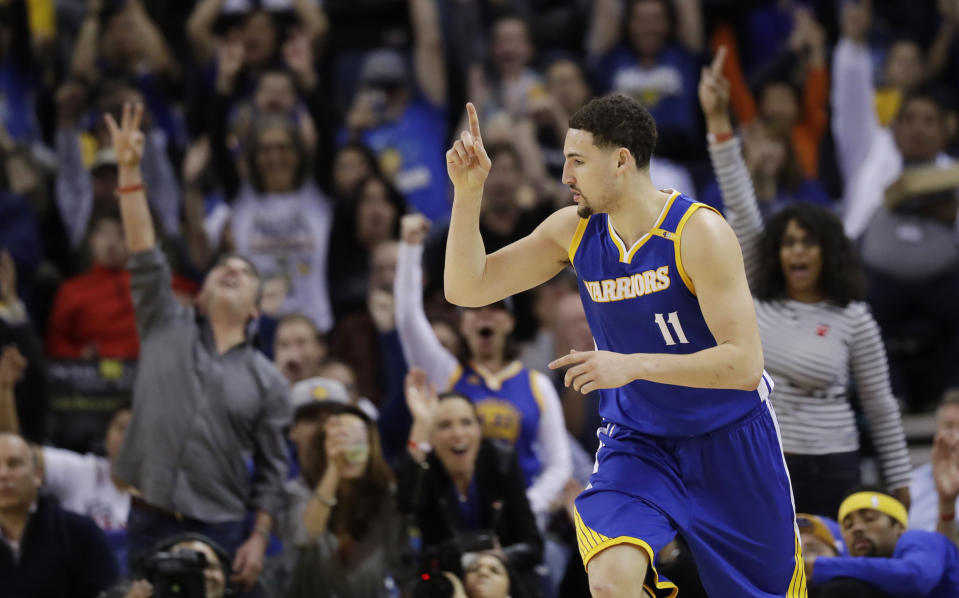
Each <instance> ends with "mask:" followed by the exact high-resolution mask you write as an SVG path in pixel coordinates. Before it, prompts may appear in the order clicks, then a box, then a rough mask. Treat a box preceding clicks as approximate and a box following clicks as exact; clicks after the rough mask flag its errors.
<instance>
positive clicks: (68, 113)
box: [56, 81, 87, 128]
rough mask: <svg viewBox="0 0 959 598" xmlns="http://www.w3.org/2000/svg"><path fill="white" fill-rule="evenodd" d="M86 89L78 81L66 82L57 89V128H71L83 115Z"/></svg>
mask: <svg viewBox="0 0 959 598" xmlns="http://www.w3.org/2000/svg"><path fill="white" fill-rule="evenodd" d="M86 95H87V88H86V86H85V85H83V84H82V83H80V82H79V81H67V82H66V83H64V84H63V85H61V86H60V87H59V88H58V89H57V93H56V101H57V126H58V127H61V128H73V127H74V126H76V124H77V121H78V120H80V116H81V114H82V113H83V108H84V106H85V104H86Z"/></svg>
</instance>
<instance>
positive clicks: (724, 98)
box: [699, 46, 732, 135]
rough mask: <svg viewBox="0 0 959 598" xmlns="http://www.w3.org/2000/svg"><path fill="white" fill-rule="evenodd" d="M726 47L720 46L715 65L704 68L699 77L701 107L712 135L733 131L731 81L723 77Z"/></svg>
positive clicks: (714, 60)
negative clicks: (730, 105) (730, 110)
mask: <svg viewBox="0 0 959 598" xmlns="http://www.w3.org/2000/svg"><path fill="white" fill-rule="evenodd" d="M725 60H726V46H720V47H719V50H717V51H716V56H715V57H714V58H713V63H712V64H711V65H709V66H708V67H703V70H702V73H701V74H700V77H699V105H700V106H701V107H702V109H703V116H704V117H705V118H706V127H707V129H709V132H710V133H712V134H714V135H715V134H717V133H725V132H728V131H731V130H732V121H730V120H729V80H728V79H726V77H724V76H723V62H725Z"/></svg>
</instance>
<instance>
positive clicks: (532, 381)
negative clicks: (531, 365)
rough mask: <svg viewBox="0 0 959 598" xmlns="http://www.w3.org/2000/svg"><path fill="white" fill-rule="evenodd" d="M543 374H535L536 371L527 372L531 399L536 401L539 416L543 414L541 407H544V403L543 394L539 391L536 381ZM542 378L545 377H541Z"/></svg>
mask: <svg viewBox="0 0 959 598" xmlns="http://www.w3.org/2000/svg"><path fill="white" fill-rule="evenodd" d="M539 376H543V374H541V373H539V372H537V371H536V370H530V371H529V388H530V390H531V391H533V398H534V399H536V405H537V407H539V412H540V414H542V413H543V407H544V405H546V401H544V400H543V394H542V393H541V392H540V390H539V384H537V383H536V379H537V378H538V377H539ZM543 377H544V378H545V377H546V376H543Z"/></svg>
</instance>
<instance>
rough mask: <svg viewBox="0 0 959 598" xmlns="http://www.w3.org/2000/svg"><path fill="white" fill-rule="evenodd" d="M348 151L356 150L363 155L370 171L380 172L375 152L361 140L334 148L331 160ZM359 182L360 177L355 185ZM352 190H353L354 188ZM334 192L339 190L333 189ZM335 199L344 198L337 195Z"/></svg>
mask: <svg viewBox="0 0 959 598" xmlns="http://www.w3.org/2000/svg"><path fill="white" fill-rule="evenodd" d="M348 151H354V152H358V153H359V154H360V155H361V156H363V159H364V160H366V163H367V165H369V167H370V172H371V173H379V172H380V163H379V160H378V159H377V157H376V154H375V153H374V152H373V150H372V149H370V146H368V145H366V144H365V143H363V142H362V141H348V142H346V143H345V144H344V145H342V146H340V147H339V148H338V149H337V150H336V153H335V154H334V155H333V161H334V162H336V159H337V158H339V156H340V155H341V154H343V153H345V152H348ZM361 182H362V179H360V180H359V181H357V182H356V185H357V187H359V184H360V183H361ZM331 188H332V187H331ZM353 191H355V189H354V190H353ZM334 192H336V193H339V190H338V189H334ZM335 199H345V198H341V197H337V198H335Z"/></svg>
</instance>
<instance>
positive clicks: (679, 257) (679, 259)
mask: <svg viewBox="0 0 959 598" xmlns="http://www.w3.org/2000/svg"><path fill="white" fill-rule="evenodd" d="M699 208H706V209H707V210H712V211H713V212H716V213H717V214H719V212H718V211H717V210H716V209H715V208H711V207H709V206H707V205H706V204H704V203H698V202H697V203H694V204H693V205H691V206H689V209H688V210H686V213H685V214H683V217H682V218H681V219H680V220H679V224H677V225H676V233H675V234H674V236H673V249H674V250H675V252H676V270H677V271H679V277H680V278H682V279H683V284H685V285H686V288H687V289H689V292H690V293H692V294H693V295H696V287H695V286H693V281H692V279H691V278H689V275H688V274H686V268H684V267H683V254H682V251H681V249H680V243H681V241H682V239H683V237H682V235H683V228H684V227H685V226H686V221H687V220H689V217H690V216H692V215H693V214H694V213H696V210H698V209H699ZM719 217H720V218H722V214H719ZM664 232H665V231H664Z"/></svg>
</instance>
